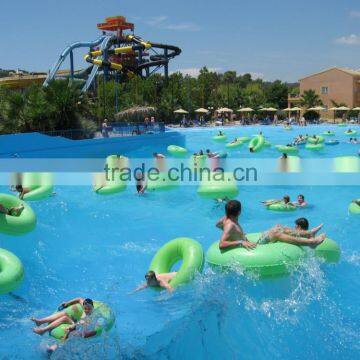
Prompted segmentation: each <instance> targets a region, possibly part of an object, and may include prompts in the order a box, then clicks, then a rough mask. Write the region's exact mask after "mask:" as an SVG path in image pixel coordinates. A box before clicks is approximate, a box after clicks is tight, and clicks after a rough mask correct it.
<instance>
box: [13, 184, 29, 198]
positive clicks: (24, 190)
mask: <svg viewBox="0 0 360 360" xmlns="http://www.w3.org/2000/svg"><path fill="white" fill-rule="evenodd" d="M15 191H17V192H18V193H19V199H21V200H22V199H23V198H24V196H25V195H26V194H28V193H29V192H30V189H29V188H26V187H23V186H22V185H16V186H15Z"/></svg>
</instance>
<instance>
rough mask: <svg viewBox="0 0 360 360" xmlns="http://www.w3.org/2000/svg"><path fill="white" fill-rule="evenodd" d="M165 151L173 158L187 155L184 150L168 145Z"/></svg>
mask: <svg viewBox="0 0 360 360" xmlns="http://www.w3.org/2000/svg"><path fill="white" fill-rule="evenodd" d="M167 151H168V153H169V154H171V155H172V156H175V157H184V156H186V155H187V153H188V151H187V150H186V149H185V148H183V147H181V146H177V145H169V146H168V147H167Z"/></svg>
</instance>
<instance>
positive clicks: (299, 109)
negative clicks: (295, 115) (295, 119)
mask: <svg viewBox="0 0 360 360" xmlns="http://www.w3.org/2000/svg"><path fill="white" fill-rule="evenodd" d="M301 110H302V108H301V107H298V106H295V107H293V108H292V109H291V111H301Z"/></svg>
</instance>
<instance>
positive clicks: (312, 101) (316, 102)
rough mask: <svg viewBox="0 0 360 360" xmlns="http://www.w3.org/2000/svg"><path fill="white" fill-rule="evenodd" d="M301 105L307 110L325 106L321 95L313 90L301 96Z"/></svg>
mask: <svg viewBox="0 0 360 360" xmlns="http://www.w3.org/2000/svg"><path fill="white" fill-rule="evenodd" d="M300 104H301V105H302V106H304V107H305V108H307V109H309V108H312V107H315V106H321V105H323V103H322V101H321V99H320V97H319V95H318V94H316V92H315V90H312V89H310V90H305V91H304V93H303V94H302V96H301V100H300Z"/></svg>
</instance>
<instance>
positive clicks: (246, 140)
mask: <svg viewBox="0 0 360 360" xmlns="http://www.w3.org/2000/svg"><path fill="white" fill-rule="evenodd" d="M237 139H238V141H241V142H243V143H246V142H249V141H250V140H251V139H250V138H249V137H248V136H241V137H238V138H237Z"/></svg>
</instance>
